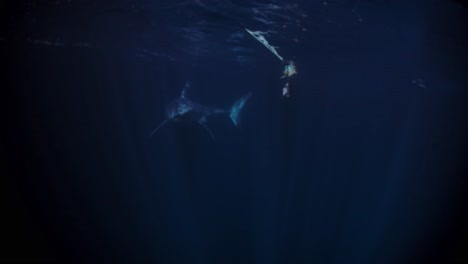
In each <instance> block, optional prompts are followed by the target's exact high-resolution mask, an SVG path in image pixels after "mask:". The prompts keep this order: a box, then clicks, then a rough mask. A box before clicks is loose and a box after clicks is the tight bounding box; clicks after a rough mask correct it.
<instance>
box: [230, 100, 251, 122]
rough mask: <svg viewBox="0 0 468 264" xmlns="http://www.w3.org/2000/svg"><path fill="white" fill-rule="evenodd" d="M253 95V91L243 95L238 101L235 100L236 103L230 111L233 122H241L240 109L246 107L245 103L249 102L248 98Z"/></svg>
mask: <svg viewBox="0 0 468 264" xmlns="http://www.w3.org/2000/svg"><path fill="white" fill-rule="evenodd" d="M251 95H252V93H251V92H249V93H248V94H246V95H244V96H242V97H241V98H240V99H239V100H237V101H236V102H234V104H233V105H232V107H231V109H230V111H229V117H230V118H231V120H232V122H233V123H234V125H236V126H237V125H238V124H239V114H240V111H241V110H242V108H243V107H244V105H245V103H246V102H247V100H249V98H250V96H251Z"/></svg>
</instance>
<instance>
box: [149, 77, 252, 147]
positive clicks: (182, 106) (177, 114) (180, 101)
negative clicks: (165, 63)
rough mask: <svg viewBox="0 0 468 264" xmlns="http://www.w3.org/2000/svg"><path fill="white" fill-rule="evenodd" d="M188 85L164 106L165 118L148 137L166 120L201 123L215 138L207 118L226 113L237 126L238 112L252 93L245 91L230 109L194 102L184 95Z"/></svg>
mask: <svg viewBox="0 0 468 264" xmlns="http://www.w3.org/2000/svg"><path fill="white" fill-rule="evenodd" d="M189 87H190V83H189V82H186V83H185V86H184V88H183V89H182V92H181V94H180V97H179V98H177V99H175V100H173V101H172V102H171V103H169V104H168V105H167V107H166V119H165V120H164V121H163V122H161V123H160V124H159V125H158V126H157V127H156V128H155V129H154V130H153V131H152V132H151V133H150V137H151V136H153V135H154V134H155V133H156V132H157V131H158V130H159V129H160V128H161V127H163V126H164V125H165V124H167V122H169V121H172V122H195V123H197V124H199V125H201V126H202V127H203V128H204V129H206V131H207V132H208V134H209V135H210V136H211V138H212V139H213V140H215V137H214V134H213V132H211V130H210V128H209V127H208V126H207V125H206V124H205V122H206V121H207V118H208V117H210V116H213V115H217V114H228V115H229V118H230V119H231V121H232V123H234V125H236V126H238V124H239V114H240V111H241V110H242V108H243V107H244V105H245V103H246V102H247V100H248V99H249V98H250V96H251V95H252V93H251V92H249V93H247V94H246V95H244V96H243V97H241V98H240V99H239V100H237V101H235V102H234V104H233V105H232V106H231V108H230V109H227V110H226V109H222V108H213V107H208V106H205V105H202V104H199V103H196V102H194V101H192V100H190V99H188V98H187V96H186V91H187V89H188V88H189Z"/></svg>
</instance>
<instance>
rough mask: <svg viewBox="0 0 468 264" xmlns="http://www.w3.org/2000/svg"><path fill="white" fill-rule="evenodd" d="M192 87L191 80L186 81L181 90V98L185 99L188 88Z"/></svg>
mask: <svg viewBox="0 0 468 264" xmlns="http://www.w3.org/2000/svg"><path fill="white" fill-rule="evenodd" d="M188 88H190V82H189V81H186V82H185V84H184V88H182V91H181V92H180V98H182V99H185V98H187V95H186V94H187V90H188Z"/></svg>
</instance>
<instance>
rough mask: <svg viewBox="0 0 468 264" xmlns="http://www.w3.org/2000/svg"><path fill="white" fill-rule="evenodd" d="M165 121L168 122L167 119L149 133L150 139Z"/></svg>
mask: <svg viewBox="0 0 468 264" xmlns="http://www.w3.org/2000/svg"><path fill="white" fill-rule="evenodd" d="M167 121H169V119H166V120H164V121H162V122H161V124H159V125H158V126H157V127H156V128H155V129H154V130H153V131H152V132H151V133H150V135H149V136H150V137H152V136H153V135H154V133H156V132H157V131H158V130H159V129H160V128H161V127H162V126H164V125H165V124H166V123H167Z"/></svg>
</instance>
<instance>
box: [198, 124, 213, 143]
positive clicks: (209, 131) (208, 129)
mask: <svg viewBox="0 0 468 264" xmlns="http://www.w3.org/2000/svg"><path fill="white" fill-rule="evenodd" d="M197 123H198V124H200V125H201V126H202V127H204V128H205V129H206V131H208V134H210V136H211V138H212V139H213V141H216V138H215V136H214V134H213V132H211V129H210V128H209V127H208V126H207V125H205V124H204V123H203V122H200V121H198V122H197Z"/></svg>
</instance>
